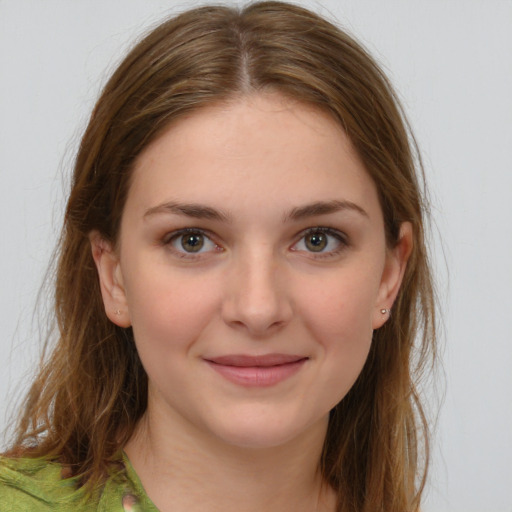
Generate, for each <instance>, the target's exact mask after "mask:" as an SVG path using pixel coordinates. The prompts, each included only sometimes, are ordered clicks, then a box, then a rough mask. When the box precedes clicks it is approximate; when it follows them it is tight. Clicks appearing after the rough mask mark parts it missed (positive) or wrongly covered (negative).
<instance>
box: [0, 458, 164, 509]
mask: <svg viewBox="0 0 512 512" xmlns="http://www.w3.org/2000/svg"><path fill="white" fill-rule="evenodd" d="M34 510H37V511H38V512H47V511H48V512H49V511H52V512H60V511H66V512H69V511H70V510H73V511H74V512H93V511H94V512H128V511H132V512H135V511H137V510H144V511H147V512H158V510H157V508H156V507H155V506H154V504H153V503H152V502H151V501H150V499H149V498H148V497H147V495H146V494H145V492H144V489H143V488H142V485H141V483H140V481H139V479H138V477H137V475H136V474H135V472H134V471H133V468H132V467H131V465H130V462H129V461H128V459H127V458H124V460H123V461H122V462H121V464H120V465H119V468H118V470H116V471H113V472H112V473H111V475H110V477H109V478H108V479H107V480H106V482H105V483H104V484H103V485H102V486H101V488H99V489H97V490H96V491H95V492H93V495H92V497H89V498H88V497H87V495H86V492H85V490H84V489H83V488H81V487H79V486H78V485H77V479H76V478H67V477H65V476H64V475H63V466H62V465H61V464H58V463H55V462H51V461H48V460H45V459H30V458H7V457H2V456H0V512H28V511H30V512H32V511H34Z"/></svg>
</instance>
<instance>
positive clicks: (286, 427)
mask: <svg viewBox="0 0 512 512" xmlns="http://www.w3.org/2000/svg"><path fill="white" fill-rule="evenodd" d="M237 420H238V421H237ZM237 420H235V418H232V421H231V422H230V423H229V424H228V425H226V424H223V425H218V426H217V428H215V429H214V431H216V436H217V437H218V438H220V439H221V440H222V441H223V442H224V443H226V444H228V445H231V446H234V447H238V448H244V449H251V450H264V449H267V448H276V447H278V446H284V445H287V444H289V443H292V442H293V441H294V440H298V439H299V438H303V437H307V436H308V434H312V433H313V432H315V433H316V434H317V433H318V429H319V428H320V429H322V430H324V432H323V436H324V435H325V432H326V430H327V422H328V415H326V416H325V419H324V418H322V419H321V421H316V422H314V423H312V424H304V423H303V422H300V421H293V420H292V419H289V420H286V419H284V418H283V417H282V416H280V415H278V414H275V415H274V416H273V417H270V418H269V417H268V416H265V415H263V414H261V415H258V416H255V415H254V414H251V415H246V416H244V417H243V418H237ZM323 436H322V438H323Z"/></svg>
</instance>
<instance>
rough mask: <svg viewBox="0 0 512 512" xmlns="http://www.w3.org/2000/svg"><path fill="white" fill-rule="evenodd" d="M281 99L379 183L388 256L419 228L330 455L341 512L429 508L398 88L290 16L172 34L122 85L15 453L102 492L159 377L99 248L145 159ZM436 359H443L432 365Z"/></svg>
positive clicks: (102, 138) (202, 19) (427, 294)
mask: <svg viewBox="0 0 512 512" xmlns="http://www.w3.org/2000/svg"><path fill="white" fill-rule="evenodd" d="M263 90H273V91H278V92H280V93H281V94H284V95H286V96H289V97H291V98H294V99H296V100H299V101H302V102H305V103H307V104H310V105H314V106H316V107H317V108H319V109H322V110H323V111H325V112H328V113H329V114H330V115H332V116H333V117H334V118H335V119H336V120H337V121H338V122H339V123H340V124H341V125H342V126H343V128H344V129H345V131H346V133H347V134H348V136H349V137H350V139H351V141H352V143H353V145H354V147H355V148H356V150H357V151H358V153H359V155H360V157H361V159H362V161H363V162H364V164H365V166H366V169H367V170H368V172H369V174H370V175H371V177H372V178H373V180H374V181H375V183H376V186H377V189H378V191H379V195H380V201H381V205H382V209H383V212H384V219H385V226H386V235H387V240H388V244H389V245H393V244H394V243H396V242H397V237H398V233H399V228H400V224H401V223H402V222H404V221H408V222H410V223H411V224H412V227H413V233H414V235H413V236H414V247H413V249H412V254H411V257H410V259H409V262H408V265H407V269H406V274H405V278H404V281H403V284H402V287H401V290H400V292H399V295H398V297H397V300H396V302H395V304H394V308H393V314H392V315H391V318H390V320H389V321H388V322H387V323H386V324H385V325H384V326H383V327H382V328H381V329H379V330H378V331H376V332H375V333H374V342H373V343H372V348H371V351H370V354H369V357H368V360H367V362H366V364H365V367H364V369H363V371H362V373H361V375H360V377H359V378H358V380H357V382H356V383H355V385H354V386H353V388H352V389H351V390H350V392H349V393H348V395H347V396H346V397H345V398H344V399H343V400H342V401H341V402H340V403H339V404H338V405H337V406H336V407H335V409H334V410H333V411H331V415H330V422H329V427H328V433H327V437H326V440H325V445H324V451H323V456H322V461H321V464H322V471H323V475H324V477H325V480H326V481H327V482H328V483H329V484H330V485H331V486H332V487H333V488H334V489H335V490H336V492H337V494H338V510H339V511H344V512H345V511H354V512H355V511H358V512H361V511H372V512H375V511H377V510H386V511H391V510H393V511H411V510H416V509H417V508H418V506H419V501H420V496H421V491H422V489H423V486H424V483H425V475H426V466H427V464H426V461H427V460H428V442H427V441H428V429H427V423H426V419H425V415H424V413H423V409H422V406H421V404H420V401H419V398H418V391H417V387H416V385H417V379H418V378H419V375H420V373H421V371H422V370H423V369H424V367H425V365H426V363H428V362H429V361H432V360H433V356H434V355H435V350H434V346H435V329H434V327H435V322H434V299H433V289H432V279H431V274H430V269H429V264H428V257H427V256H428V255H427V251H426V248H425V234H424V218H423V216H424V214H425V204H423V200H422V194H421V189H420V184H419V183H418V179H417V170H419V171H420V173H419V176H420V177H422V174H421V163H420V162H419V160H418V155H417V151H416V149H415V148H416V145H415V143H414V139H412V136H411V135H410V130H409V129H408V125H407V123H406V121H405V118H404V116H403V113H402V111H401V109H400V107H399V103H398V101H397V99H396V97H395V94H394V93H393V91H392V89H391V87H390V84H389V83H388V81H387V79H386V78H385V76H384V75H383V73H382V72H381V70H380V69H379V67H378V66H377V65H376V64H375V62H374V61H373V59H372V58H371V57H370V56H369V55H368V54H367V53H366V52H365V50H364V49H362V48H361V46H360V45H359V44H357V43H356V42H355V41H354V40H353V39H352V38H351V37H349V36H348V35H347V34H345V33H344V32H342V31H341V30H339V29H338V28H336V27H335V26H333V25H332V24H331V23H329V22H327V21H325V20H324V19H322V18H321V17H319V16H317V15H315V14H313V13H311V12H309V11H307V10H305V9H303V8H300V7H297V6H294V5H291V4H286V3H281V2H261V3H253V4H251V5H249V6H247V7H246V8H244V9H241V10H238V9H233V8H228V7H220V6H210V7H202V8H198V9H193V10H191V11H188V12H185V13H184V14H181V15H179V16H177V17H174V18H172V19H169V20H168V21H165V22H164V23H162V24H161V25H159V26H158V27H157V28H156V29H155V30H153V31H152V32H151V33H150V34H149V35H147V37H145V38H144V39H143V40H142V41H141V42H139V43H138V44H137V45H136V46H135V47H134V48H133V50H132V51H131V52H130V53H129V55H128V56H127V57H126V58H125V60H124V61H123V62H122V63H121V65H120V66H119V67H118V69H117V70H116V71H115V73H114V74H113V76H112V77H111V79H110V80H109V82H108V83H107V85H106V86H105V88H104V90H103V93H102V95H101V97H100V99H99V101H98V102H97V104H96V107H95V108H94V111H93V113H92V116H91V119H90V122H89V125H88V127H87V129H86V132H85V134H84V136H83V139H82V142H81V145H80V149H79V152H78V155H77V159H76V165H75V169H74V174H73V181H72V187H71V193H70V196H69V201H68V204H67V209H66V214H65V219H64V227H63V231H62V237H61V241H60V251H59V259H58V263H57V278H56V295H55V314H56V319H57V325H58V331H59V339H58V341H57V343H56V345H55V346H54V348H53V349H52V350H51V352H50V354H49V357H47V358H46V362H45V363H44V364H43V366H42V369H41V371H40V374H39V375H38V377H37V379H36V380H35V382H34V384H33V385H32V388H31V390H30V393H29V396H28V398H27V402H26V407H25V412H24V414H23V416H22V418H21V420H20V424H19V426H18V430H17V438H16V439H15V442H14V448H13V449H12V450H11V452H10V453H11V455H12V454H21V453H24V454H28V455H29V456H45V457H49V458H55V459H58V460H59V461H61V462H62V463H65V464H68V465H69V466H70V467H71V468H72V471H73V473H74V474H77V475H81V476H82V482H87V483H88V484H89V485H96V484H98V483H100V482H101V481H102V479H103V478H104V476H105V474H106V473H107V471H108V467H109V465H110V464H111V463H112V462H113V461H115V459H116V457H117V456H118V454H119V450H120V449H122V447H123V446H124V445H125V443H126V442H127V440H128V439H129V438H130V436H131V435H132V433H133V431H134V427H135V425H136V423H137V421H138V420H139V419H140V418H141V416H142V414H143V413H144V412H145V409H146V400H147V376H146V373H145V371H144V369H143V368H142V365H141V362H140V360H139V357H138V355H137V352H136V349H135V345H134V341H133V334H132V331H131V329H122V328H120V327H118V326H116V325H114V324H113V323H112V322H110V321H109V320H108V319H107V317H106V315H105V312H104V307H103V303H102V299H101V294H100V290H99V284H98V276H97V273H96V268H95V265H94V262H93V259H92V256H91V249H90V244H89V238H88V235H89V234H90V232H91V231H92V230H98V231H99V232H100V233H101V234H102V236H103V237H104V238H105V239H107V240H109V241H111V242H113V243H115V242H116V237H117V235H118V231H119V224H120V219H121V216H122V213H123V206H124V203H125V199H126V195H127V191H128V188H129V186H130V173H131V170H132V167H133V163H134V159H135V158H136V157H137V155H139V154H140V152H141V151H142V150H143V149H144V148H145V147H147V145H148V144H149V143H150V142H151V141H153V140H155V138H156V137H158V135H159V134H160V133H162V131H163V130H164V129H165V128H166V127H167V126H168V125H169V123H171V122H173V121H175V120H177V119H178V118H179V117H180V116H183V115H184V114H186V113H188V112H191V111H194V110H197V109H200V108H202V107H204V106H205V105H209V104H212V103H214V102H219V101H224V100H230V99H232V98H234V97H236V96H239V95H245V94H250V93H253V92H258V91H263ZM431 356H432V357H431Z"/></svg>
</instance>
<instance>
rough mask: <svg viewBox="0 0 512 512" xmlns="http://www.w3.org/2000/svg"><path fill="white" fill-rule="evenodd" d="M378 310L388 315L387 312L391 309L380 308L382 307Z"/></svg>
mask: <svg viewBox="0 0 512 512" xmlns="http://www.w3.org/2000/svg"><path fill="white" fill-rule="evenodd" d="M380 312H381V313H382V314H383V315H386V314H387V315H389V314H390V313H391V309H384V308H382V309H381V310H380Z"/></svg>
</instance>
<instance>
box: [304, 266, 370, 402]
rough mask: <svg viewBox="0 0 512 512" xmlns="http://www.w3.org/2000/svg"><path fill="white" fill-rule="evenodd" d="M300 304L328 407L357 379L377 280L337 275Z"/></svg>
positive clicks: (363, 359) (365, 354) (365, 349)
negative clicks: (313, 344)
mask: <svg viewBox="0 0 512 512" xmlns="http://www.w3.org/2000/svg"><path fill="white" fill-rule="evenodd" d="M337 277H338V279H331V280H329V281H328V282H326V283H324V285H323V286H322V287H317V288H315V289H316V290H317V292H316V293H313V294H310V295H309V297H308V300H307V301H306V300H303V301H302V302H301V305H300V308H301V311H302V313H301V317H302V318H303V321H304V323H305V326H306V328H307V330H308V332H309V333H310V335H311V336H312V337H313V338H314V340H315V342H316V345H317V347H318V357H319V358H321V359H322V360H323V364H322V369H323V375H322V377H321V378H322V380H323V386H324V389H325V390H326V394H327V395H328V396H329V397H330V398H329V400H330V403H329V405H330V406H334V405H335V404H336V403H338V402H339V401H340V400H341V399H342V398H343V397H344V396H345V395H346V393H347V392H348V391H349V390H350V388H351V387H352V385H353V384H354V382H355V380H356V379H357V377H358V376H359V374H360V372H361V370H362V368H363V366H364V364H365V362H366V359H367V357H368V353H369V350H370V346H371V343H372V335H373V329H372V318H373V313H374V309H375V300H376V296H377V291H378V278H375V279H373V280H371V281H370V280H368V279H367V277H368V275H367V273H366V279H361V278H360V277H361V276H360V275H358V274H357V273H356V272H352V273H350V275H341V273H340V275H339V276H337Z"/></svg>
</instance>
